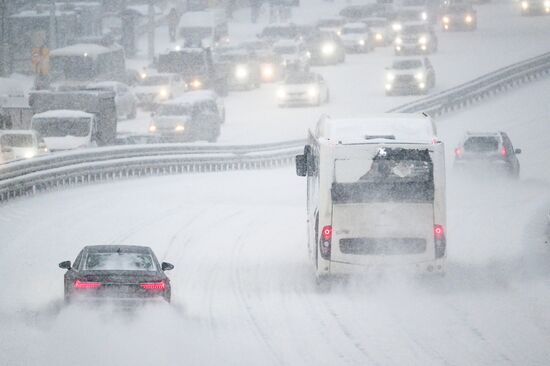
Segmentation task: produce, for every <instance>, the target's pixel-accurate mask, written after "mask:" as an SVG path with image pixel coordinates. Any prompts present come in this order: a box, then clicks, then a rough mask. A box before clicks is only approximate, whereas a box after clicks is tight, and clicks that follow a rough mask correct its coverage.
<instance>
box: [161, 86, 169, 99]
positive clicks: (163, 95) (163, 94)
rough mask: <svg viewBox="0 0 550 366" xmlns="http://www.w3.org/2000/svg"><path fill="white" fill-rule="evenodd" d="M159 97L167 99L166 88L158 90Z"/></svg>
mask: <svg viewBox="0 0 550 366" xmlns="http://www.w3.org/2000/svg"><path fill="white" fill-rule="evenodd" d="M159 97H161V98H168V90H167V89H166V88H162V89H160V90H159Z"/></svg>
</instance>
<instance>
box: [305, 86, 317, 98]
mask: <svg viewBox="0 0 550 366" xmlns="http://www.w3.org/2000/svg"><path fill="white" fill-rule="evenodd" d="M317 95H319V89H318V88H317V87H315V86H310V87H309V88H308V89H307V96H308V97H310V98H316V97H317Z"/></svg>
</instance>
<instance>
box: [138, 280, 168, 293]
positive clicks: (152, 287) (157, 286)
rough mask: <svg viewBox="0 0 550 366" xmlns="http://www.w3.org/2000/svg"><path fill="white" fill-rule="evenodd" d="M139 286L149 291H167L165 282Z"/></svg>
mask: <svg viewBox="0 0 550 366" xmlns="http://www.w3.org/2000/svg"><path fill="white" fill-rule="evenodd" d="M139 286H140V287H141V288H143V289H145V290H149V291H164V290H165V289H166V284H165V283H164V281H160V282H149V283H140V284H139Z"/></svg>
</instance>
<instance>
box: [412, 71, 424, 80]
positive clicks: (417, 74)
mask: <svg viewBox="0 0 550 366" xmlns="http://www.w3.org/2000/svg"><path fill="white" fill-rule="evenodd" d="M414 78H415V79H416V80H424V73H422V72H417V73H416V74H414Z"/></svg>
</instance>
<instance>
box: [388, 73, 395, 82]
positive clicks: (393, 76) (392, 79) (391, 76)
mask: <svg viewBox="0 0 550 366" xmlns="http://www.w3.org/2000/svg"><path fill="white" fill-rule="evenodd" d="M386 80H388V81H394V80H395V74H394V73H391V72H389V73H387V74H386Z"/></svg>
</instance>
